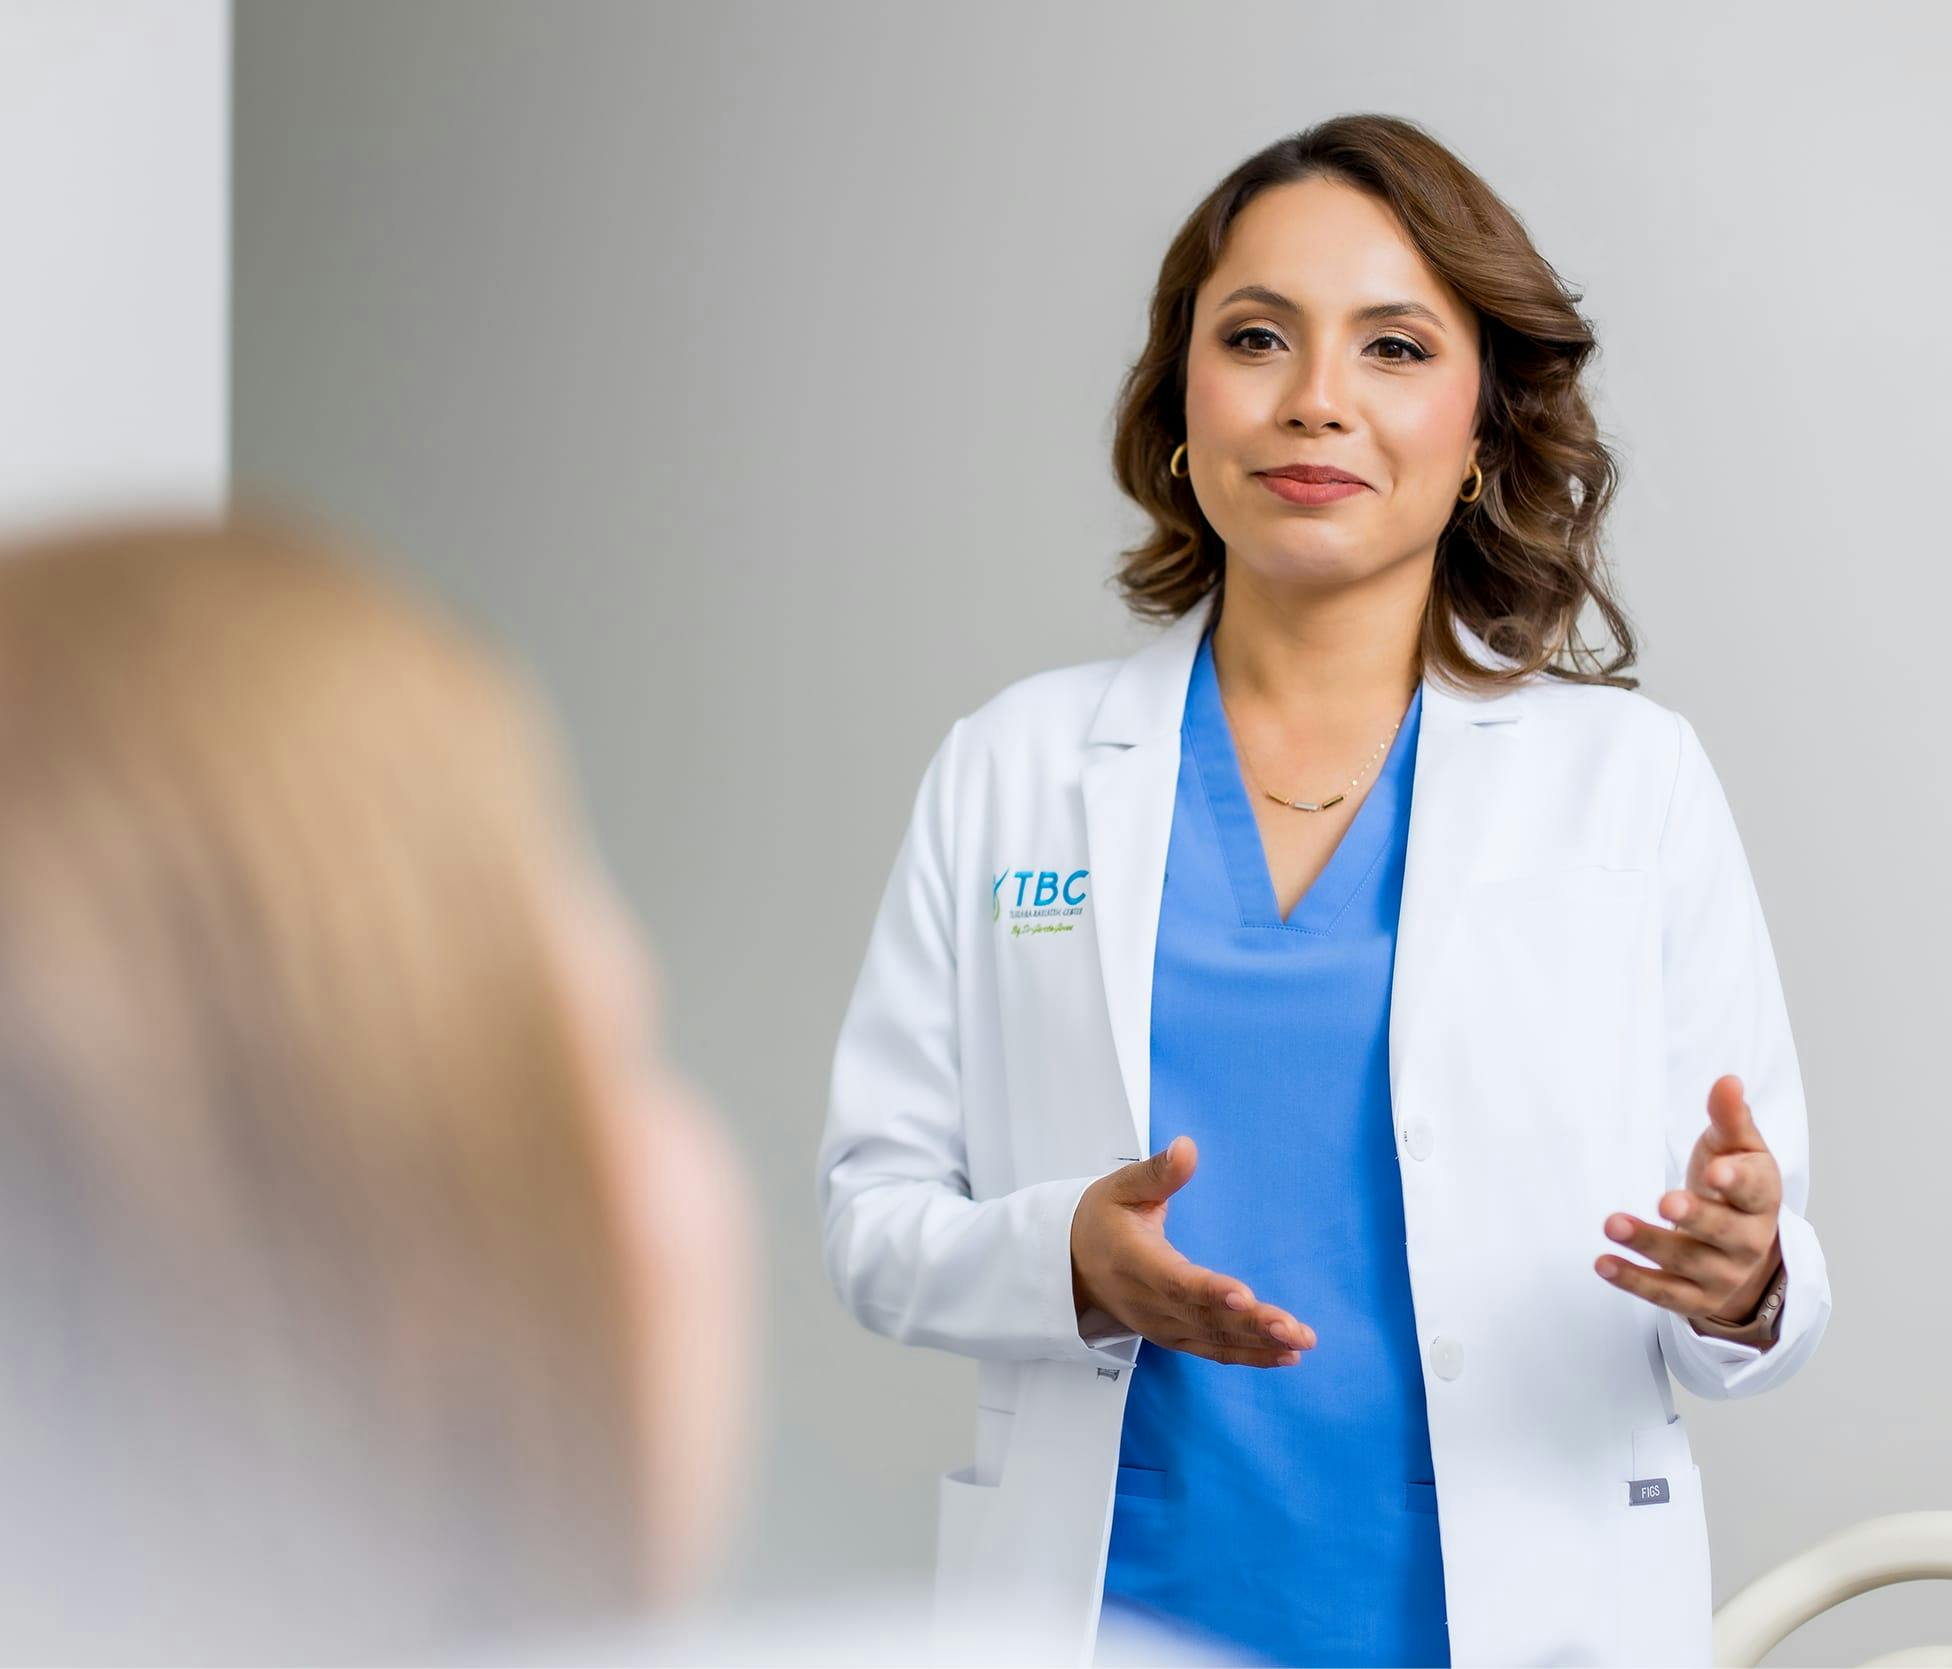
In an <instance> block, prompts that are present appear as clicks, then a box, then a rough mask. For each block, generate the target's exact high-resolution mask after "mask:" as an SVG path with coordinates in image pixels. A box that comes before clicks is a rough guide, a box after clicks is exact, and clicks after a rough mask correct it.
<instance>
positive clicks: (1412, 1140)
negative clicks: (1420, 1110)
mask: <svg viewBox="0 0 1952 1669" xmlns="http://www.w3.org/2000/svg"><path fill="white" fill-rule="evenodd" d="M1403 1140H1404V1142H1405V1143H1407V1144H1408V1146H1409V1149H1410V1157H1411V1158H1412V1159H1428V1158H1429V1157H1430V1150H1431V1148H1432V1147H1434V1146H1435V1145H1436V1142H1437V1133H1436V1131H1434V1130H1432V1129H1431V1128H1430V1121H1429V1120H1428V1119H1422V1118H1418V1119H1412V1120H1411V1121H1410V1122H1409V1124H1408V1125H1406V1126H1405V1127H1404V1130H1403Z"/></svg>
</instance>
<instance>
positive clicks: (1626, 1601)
mask: <svg viewBox="0 0 1952 1669" xmlns="http://www.w3.org/2000/svg"><path fill="white" fill-rule="evenodd" d="M1622 1458H1623V1459H1624V1460H1626V1461H1627V1462H1628V1471H1629V1473H1630V1475H1629V1476H1628V1477H1627V1478H1625V1479H1624V1480H1620V1481H1618V1482H1616V1483H1615V1484H1614V1485H1613V1486H1612V1487H1613V1488H1614V1489H1615V1491H1616V1495H1615V1502H1614V1506H1613V1509H1612V1517H1613V1520H1614V1524H1615V1530H1616V1535H1617V1549H1618V1556H1619V1582H1618V1587H1617V1588H1616V1590H1615V1591H1616V1594H1617V1597H1618V1604H1619V1630H1620V1651H1619V1656H1618V1659H1617V1661H1618V1662H1620V1663H1634V1664H1650V1665H1659V1664H1700V1665H1706V1664H1707V1663H1708V1661H1709V1654H1710V1648H1711V1638H1712V1635H1713V1630H1714V1619H1713V1608H1712V1583H1711V1579H1710V1573H1709V1563H1708V1522H1707V1516H1706V1509H1705V1503H1704V1501H1703V1497H1702V1488H1701V1468H1700V1467H1698V1466H1697V1465H1695V1463H1694V1459H1693V1456H1692V1454H1691V1453H1690V1450H1689V1444H1688V1436H1687V1427H1686V1424H1685V1423H1684V1421H1683V1420H1682V1417H1681V1416H1680V1415H1679V1414H1676V1415H1675V1416H1674V1418H1673V1419H1672V1420H1670V1421H1668V1422H1667V1423H1666V1424H1664V1425H1657V1426H1643V1427H1640V1428H1637V1429H1636V1430H1635V1431H1634V1432H1633V1434H1632V1443H1631V1452H1630V1454H1628V1455H1625V1456H1623V1457H1622Z"/></svg>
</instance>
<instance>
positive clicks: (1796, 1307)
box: [1659, 1205, 1830, 1398]
mask: <svg viewBox="0 0 1952 1669" xmlns="http://www.w3.org/2000/svg"><path fill="white" fill-rule="evenodd" d="M1777 1232H1778V1233H1779V1234H1780V1235H1781V1237H1782V1248H1783V1267H1784V1269H1785V1270H1786V1271H1787V1272H1788V1276H1789V1282H1788V1285H1787V1286H1786V1287H1785V1288H1784V1292H1783V1311H1782V1319H1781V1326H1780V1328H1779V1329H1778V1331H1777V1334H1776V1342H1775V1344H1773V1345H1772V1346H1770V1347H1769V1348H1768V1349H1767V1350H1764V1349H1763V1348H1762V1347H1761V1346H1760V1345H1753V1344H1741V1343H1738V1342H1737V1341H1735V1340H1733V1339H1718V1338H1714V1337H1710V1336H1704V1335H1703V1334H1700V1333H1697V1332H1696V1331H1695V1330H1694V1329H1693V1328H1692V1327H1690V1326H1689V1325H1688V1321H1687V1317H1685V1316H1683V1315H1681V1314H1679V1313H1678V1312H1677V1311H1674V1310H1662V1311H1661V1312H1660V1321H1659V1326H1660V1335H1661V1351H1662V1354H1663V1355H1664V1356H1665V1358H1666V1360H1667V1365H1668V1368H1669V1370H1670V1371H1671V1372H1672V1373H1673V1375H1674V1377H1675V1378H1676V1379H1677V1380H1679V1381H1680V1383H1681V1384H1682V1385H1684V1386H1686V1387H1687V1389H1689V1390H1690V1391H1692V1392H1694V1393H1695V1395H1696V1396H1700V1397H1714V1398H1732V1397H1747V1396H1754V1395H1756V1394H1757V1393H1758V1392H1761V1391H1766V1390H1768V1389H1769V1387H1770V1386H1772V1385H1774V1384H1776V1383H1777V1382H1778V1381H1780V1380H1784V1379H1787V1378H1788V1377H1789V1376H1790V1375H1791V1374H1793V1373H1794V1372H1795V1371H1796V1370H1797V1368H1799V1367H1800V1366H1801V1365H1802V1364H1803V1362H1804V1361H1805V1360H1807V1359H1808V1357H1809V1356H1810V1355H1811V1354H1812V1353H1813V1352H1814V1351H1815V1350H1816V1347H1817V1341H1818V1340H1819V1339H1821V1338H1822V1337H1823V1332H1824V1329H1825V1328H1826V1327H1827V1326H1828V1325H1829V1321H1830V1278H1829V1273H1828V1271H1827V1269H1826V1268H1825V1265H1824V1257H1823V1248H1822V1246H1821V1245H1820V1244H1819V1242H1818V1240H1817V1236H1816V1230H1815V1229H1814V1228H1813V1227H1812V1226H1811V1225H1810V1223H1809V1221H1808V1220H1807V1219H1806V1218H1805V1217H1804V1216H1803V1215H1802V1214H1801V1213H1800V1212H1797V1211H1794V1210H1792V1209H1791V1208H1790V1207H1789V1206H1786V1205H1785V1206H1782V1207H1780V1208H1779V1210H1778V1213H1777Z"/></svg>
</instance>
